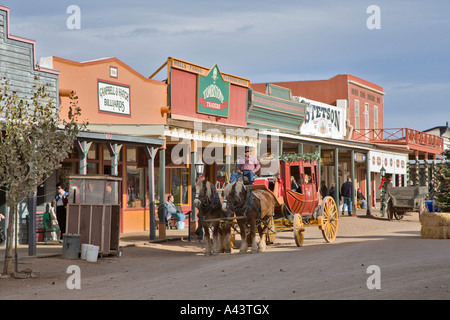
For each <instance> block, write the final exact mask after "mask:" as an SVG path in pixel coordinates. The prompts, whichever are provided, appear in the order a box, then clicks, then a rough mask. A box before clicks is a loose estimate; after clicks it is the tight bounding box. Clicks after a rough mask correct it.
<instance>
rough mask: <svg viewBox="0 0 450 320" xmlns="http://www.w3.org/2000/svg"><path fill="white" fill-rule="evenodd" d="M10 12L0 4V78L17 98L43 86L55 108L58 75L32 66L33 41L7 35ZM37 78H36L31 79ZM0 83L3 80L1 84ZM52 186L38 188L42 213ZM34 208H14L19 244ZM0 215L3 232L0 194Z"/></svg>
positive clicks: (3, 203) (4, 207)
mask: <svg viewBox="0 0 450 320" xmlns="http://www.w3.org/2000/svg"><path fill="white" fill-rule="evenodd" d="M9 25H10V9H9V8H7V7H3V6H1V5H0V78H1V79H2V80H3V79H6V80H7V81H8V82H9V87H10V89H11V90H14V91H16V92H18V93H19V96H21V97H24V96H25V97H30V94H31V93H32V92H33V91H34V90H35V89H34V88H33V86H35V85H39V84H44V83H47V84H49V86H48V87H47V92H48V93H49V99H51V100H52V101H51V102H52V103H53V105H55V106H58V100H57V92H58V72H57V71H55V70H49V69H46V68H43V67H39V68H38V67H37V66H36V58H35V46H36V43H35V41H33V40H28V39H24V38H21V37H17V36H13V35H11V33H10V28H9ZM35 78H37V79H35ZM2 82H3V81H2ZM48 190H51V191H50V192H53V191H54V190H55V185H54V184H53V183H52V181H51V179H50V180H48V181H46V183H45V184H44V186H41V187H39V190H38V195H37V200H36V201H37V210H44V208H45V203H48V202H49V201H51V199H52V198H53V197H54V194H50V195H49V194H48ZM35 209H36V208H35V206H34V205H33V206H28V204H27V201H25V202H23V203H21V204H20V205H19V208H18V213H19V219H18V237H19V239H18V240H19V243H27V240H28V237H27V235H28V230H27V226H28V225H29V224H28V214H29V210H35ZM0 212H1V213H3V214H5V216H6V219H5V220H2V221H0V226H1V227H3V228H4V229H5V230H6V229H7V225H5V223H6V221H8V207H7V205H6V199H5V193H4V192H3V191H2V192H0Z"/></svg>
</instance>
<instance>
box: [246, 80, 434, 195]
mask: <svg viewBox="0 0 450 320" xmlns="http://www.w3.org/2000/svg"><path fill="white" fill-rule="evenodd" d="M274 84H275V85H278V86H283V87H285V88H288V89H291V90H292V94H293V95H294V96H300V97H305V98H307V99H313V100H315V101H320V102H322V103H326V104H328V105H331V106H336V107H339V108H342V109H345V110H346V120H345V126H346V133H345V137H344V139H345V140H353V141H359V142H364V143H368V144H372V145H373V146H374V147H375V148H376V149H375V151H377V150H378V151H382V152H383V154H387V155H389V157H391V158H392V157H394V158H395V157H397V156H398V154H402V155H407V156H408V159H409V161H407V163H406V168H405V170H406V172H405V173H404V172H403V171H402V172H401V173H400V174H399V173H397V172H395V173H391V174H392V175H393V176H392V180H393V182H394V183H395V185H397V186H401V185H427V184H428V182H429V181H430V180H431V176H430V173H431V172H432V171H433V167H435V163H436V157H438V156H439V155H440V154H441V153H442V151H443V139H442V138H440V137H437V136H434V135H432V134H428V133H424V132H420V131H418V130H414V129H409V128H401V129H385V128H384V127H383V119H384V115H383V110H384V105H383V97H384V94H385V93H384V92H383V88H382V87H380V86H378V85H376V84H374V83H372V82H369V81H367V80H364V79H361V78H358V77H355V76H353V75H337V76H335V77H333V78H331V79H328V80H318V81H294V82H277V83H274ZM252 88H253V89H255V90H257V91H260V92H263V91H264V90H265V84H262V83H260V84H252ZM366 156H367V154H366ZM367 159H369V156H367ZM400 162H401V161H400ZM430 162H431V165H421V163H422V164H424V163H425V164H426V163H430ZM369 166H370V164H367V168H369ZM367 168H366V169H367ZM385 169H386V168H385ZM366 171H367V170H366ZM368 172H372V173H371V175H372V181H375V183H376V181H378V180H379V179H380V173H379V172H376V171H374V170H371V171H368ZM372 184H373V183H372ZM361 189H362V190H363V193H364V189H363V188H361ZM372 190H374V191H375V192H376V190H377V188H373V186H372ZM366 192H367V191H366ZM378 193H379V192H377V194H378ZM374 201H375V199H374Z"/></svg>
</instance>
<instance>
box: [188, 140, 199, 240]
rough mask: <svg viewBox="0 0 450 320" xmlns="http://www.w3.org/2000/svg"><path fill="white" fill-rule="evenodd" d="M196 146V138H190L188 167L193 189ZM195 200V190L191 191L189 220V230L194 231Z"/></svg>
mask: <svg viewBox="0 0 450 320" xmlns="http://www.w3.org/2000/svg"><path fill="white" fill-rule="evenodd" d="M197 147H198V142H197V141H196V140H191V159H190V168H191V188H192V190H193V189H194V187H195V185H196V182H197V171H196V169H195V162H196V159H197ZM194 200H195V192H191V219H190V221H189V224H190V231H191V232H195V230H196V229H197V208H196V207H195V204H194Z"/></svg>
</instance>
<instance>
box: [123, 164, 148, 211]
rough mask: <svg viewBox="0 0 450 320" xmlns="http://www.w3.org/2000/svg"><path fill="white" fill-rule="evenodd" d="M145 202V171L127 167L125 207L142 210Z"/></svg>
mask: <svg viewBox="0 0 450 320" xmlns="http://www.w3.org/2000/svg"><path fill="white" fill-rule="evenodd" d="M144 201H145V169H144V168H138V167H137V166H135V165H127V207H128V208H143V207H144Z"/></svg>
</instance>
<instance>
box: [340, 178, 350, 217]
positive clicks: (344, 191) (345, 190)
mask: <svg viewBox="0 0 450 320" xmlns="http://www.w3.org/2000/svg"><path fill="white" fill-rule="evenodd" d="M352 190H353V183H352V178H350V177H348V178H347V181H346V182H344V183H343V184H342V187H341V197H343V198H344V204H343V206H342V215H344V212H345V207H348V215H349V216H351V215H352V196H353V195H352Z"/></svg>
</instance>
